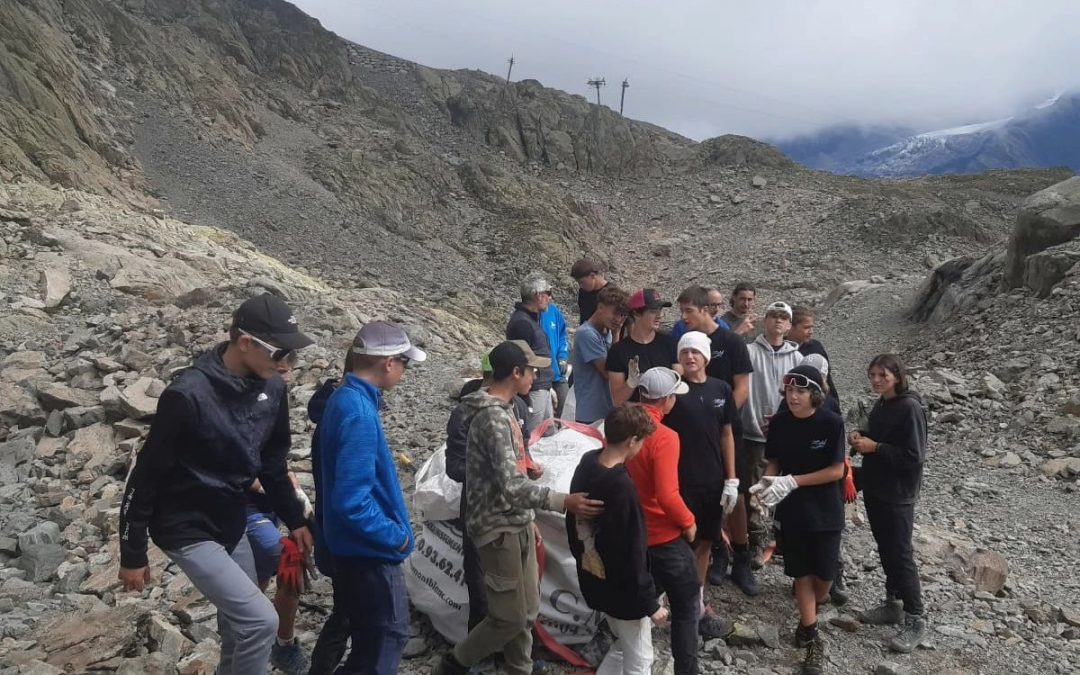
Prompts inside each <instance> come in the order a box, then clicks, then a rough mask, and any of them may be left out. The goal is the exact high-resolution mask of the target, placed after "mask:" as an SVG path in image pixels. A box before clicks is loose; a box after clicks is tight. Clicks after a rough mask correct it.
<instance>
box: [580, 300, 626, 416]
mask: <svg viewBox="0 0 1080 675" xmlns="http://www.w3.org/2000/svg"><path fill="white" fill-rule="evenodd" d="M626 301H627V295H626V291H623V290H620V289H618V288H616V287H615V286H613V285H611V284H608V285H607V286H605V287H604V288H602V289H601V290H600V293H599V294H598V295H597V303H596V310H595V311H594V312H593V314H592V316H590V317H589V319H588V320H587V321H586V322H585V323H583V324H581V328H578V329H577V332H576V333H574V350H573V353H572V354H571V364H572V366H573V369H574V396H575V398H576V401H577V403H576V408H575V412H574V419H575V420H577V421H578V422H584V423H586V424H592V423H593V422H596V421H597V420H602V419H604V417H605V416H606V415H607V414H608V413H609V412H611V409H612V408H613V407H615V406H614V403H613V402H612V399H611V389H610V387H609V386H608V374H607V367H606V366H605V363H606V361H607V354H608V349H609V348H610V347H611V340H612V335H615V334H618V332H619V330H620V329H621V328H622V323H623V320H625V318H626V312H627V309H626Z"/></svg>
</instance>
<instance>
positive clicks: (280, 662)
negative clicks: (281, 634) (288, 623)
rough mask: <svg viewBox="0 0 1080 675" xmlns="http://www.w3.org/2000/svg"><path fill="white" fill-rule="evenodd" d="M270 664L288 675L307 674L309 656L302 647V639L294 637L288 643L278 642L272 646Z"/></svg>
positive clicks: (275, 641)
mask: <svg viewBox="0 0 1080 675" xmlns="http://www.w3.org/2000/svg"><path fill="white" fill-rule="evenodd" d="M270 665H272V666H273V667H275V668H277V669H278V670H280V671H281V672H283V673H287V675H307V671H308V667H309V664H308V657H307V655H306V654H304V650H303V649H301V648H300V640H299V639H297V638H293V639H292V641H291V642H289V644H287V645H281V644H278V642H277V640H274V646H273V647H271V648H270Z"/></svg>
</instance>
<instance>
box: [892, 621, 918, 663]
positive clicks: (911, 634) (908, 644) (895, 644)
mask: <svg viewBox="0 0 1080 675" xmlns="http://www.w3.org/2000/svg"><path fill="white" fill-rule="evenodd" d="M924 633H926V619H925V618H924V617H923V616H922V615H921V614H905V615H904V627H903V628H901V629H900V632H899V633H897V634H896V637H894V638H893V639H892V640H889V649H891V650H893V651H894V652H899V653H901V654H910V653H911V652H913V651H915V648H916V647H918V646H919V642H921V641H922V638H923V634H924Z"/></svg>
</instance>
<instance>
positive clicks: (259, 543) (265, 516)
mask: <svg viewBox="0 0 1080 675" xmlns="http://www.w3.org/2000/svg"><path fill="white" fill-rule="evenodd" d="M281 537H282V534H281V530H279V529H278V519H277V516H275V515H274V514H272V513H259V512H258V511H249V512H248V515H247V538H248V542H249V543H250V544H251V554H252V555H253V556H254V558H255V574H256V575H257V577H258V579H259V583H260V584H265V583H266V582H267V581H270V578H271V577H273V576H274V575H275V574H277V568H278V563H279V562H281Z"/></svg>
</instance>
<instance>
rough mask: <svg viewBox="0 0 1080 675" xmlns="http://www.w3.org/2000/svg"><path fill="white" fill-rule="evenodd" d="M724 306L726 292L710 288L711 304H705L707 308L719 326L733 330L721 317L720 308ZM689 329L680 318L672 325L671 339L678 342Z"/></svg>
mask: <svg viewBox="0 0 1080 675" xmlns="http://www.w3.org/2000/svg"><path fill="white" fill-rule="evenodd" d="M723 308H724V294H723V293H721V292H720V289H719V288H710V289H709V304H708V305H706V306H705V309H706V310H707V311H708V312H709V314H710V315H711V316H712V318H713V319H714V320H715V321H716V325H717V326H720V327H721V328H723V329H725V330H731V326H729V325H728V324H727V322H726V321H724V320H723V319H722V318H721V317H720V310H722V309H723ZM688 330H690V329H689V328H688V327H687V325H686V322H685V321H683V320H682V319H679V320H678V321H676V322H675V325H674V326H672V328H671V339H672V340H675V341H676V342H678V341H679V339H680V338H681V337H682V336H684V335H686V332H687V331H688Z"/></svg>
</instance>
